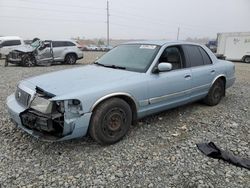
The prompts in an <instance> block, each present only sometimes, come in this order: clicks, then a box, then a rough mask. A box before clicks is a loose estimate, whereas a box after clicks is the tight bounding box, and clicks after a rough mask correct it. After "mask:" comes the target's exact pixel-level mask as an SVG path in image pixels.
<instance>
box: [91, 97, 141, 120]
mask: <svg viewBox="0 0 250 188" xmlns="http://www.w3.org/2000/svg"><path fill="white" fill-rule="evenodd" d="M111 98H120V99H122V100H124V101H125V102H126V103H128V105H129V106H130V108H131V111H132V123H133V124H134V123H135V122H136V120H137V106H136V103H135V101H134V100H133V99H132V98H131V97H129V96H126V95H115V96H112V97H108V98H105V99H103V100H102V101H100V102H99V103H98V104H97V105H95V106H94V108H93V110H92V111H94V110H95V109H97V108H98V106H99V105H100V104H101V103H103V102H105V101H106V100H108V99H111Z"/></svg>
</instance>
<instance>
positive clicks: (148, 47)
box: [140, 45, 156, 50]
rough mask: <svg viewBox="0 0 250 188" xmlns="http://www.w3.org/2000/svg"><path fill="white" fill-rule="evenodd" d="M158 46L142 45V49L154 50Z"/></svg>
mask: <svg viewBox="0 0 250 188" xmlns="http://www.w3.org/2000/svg"><path fill="white" fill-rule="evenodd" d="M155 48H156V46H155V45H141V46H140V49H149V50H154V49H155Z"/></svg>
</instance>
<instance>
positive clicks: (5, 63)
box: [4, 56, 9, 67]
mask: <svg viewBox="0 0 250 188" xmlns="http://www.w3.org/2000/svg"><path fill="white" fill-rule="evenodd" d="M8 65H9V62H8V56H6V58H5V61H4V66H5V67H7V66H8Z"/></svg>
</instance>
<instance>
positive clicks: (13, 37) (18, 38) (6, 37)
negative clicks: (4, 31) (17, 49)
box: [0, 36, 21, 40]
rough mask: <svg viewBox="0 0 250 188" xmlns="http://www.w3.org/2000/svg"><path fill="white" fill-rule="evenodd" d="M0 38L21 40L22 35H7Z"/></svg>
mask: <svg viewBox="0 0 250 188" xmlns="http://www.w3.org/2000/svg"><path fill="white" fill-rule="evenodd" d="M0 40H21V37H18V36H5V37H0Z"/></svg>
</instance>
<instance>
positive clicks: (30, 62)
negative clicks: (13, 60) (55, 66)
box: [25, 58, 34, 67]
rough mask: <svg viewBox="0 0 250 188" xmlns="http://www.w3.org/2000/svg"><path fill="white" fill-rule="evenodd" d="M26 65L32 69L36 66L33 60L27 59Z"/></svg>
mask: <svg viewBox="0 0 250 188" xmlns="http://www.w3.org/2000/svg"><path fill="white" fill-rule="evenodd" d="M25 64H26V66H28V67H31V66H33V65H34V62H33V60H32V59H31V58H27V59H26V63H25Z"/></svg>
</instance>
